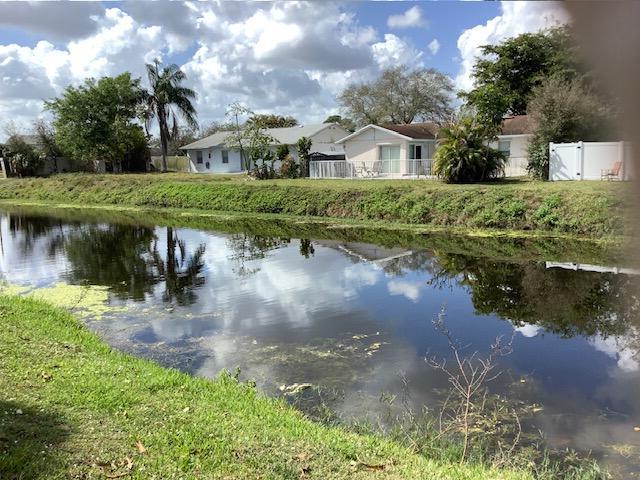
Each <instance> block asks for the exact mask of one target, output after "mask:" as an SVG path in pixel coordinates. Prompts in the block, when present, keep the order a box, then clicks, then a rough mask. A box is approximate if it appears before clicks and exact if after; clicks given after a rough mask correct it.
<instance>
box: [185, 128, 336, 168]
mask: <svg viewBox="0 0 640 480" xmlns="http://www.w3.org/2000/svg"><path fill="white" fill-rule="evenodd" d="M265 133H266V134H267V135H270V136H271V137H273V138H274V139H275V140H276V142H277V143H274V145H273V146H272V150H274V151H275V149H276V148H277V145H288V146H289V152H290V153H291V155H292V156H293V157H294V158H295V159H296V161H298V151H297V148H296V143H297V142H298V140H300V139H301V138H302V137H306V138H309V139H310V140H311V142H312V143H311V150H310V153H311V154H316V155H317V156H326V158H332V159H344V148H343V146H342V145H339V144H338V143H337V141H338V140H339V139H341V138H343V137H345V136H347V135H348V134H349V132H348V131H347V130H345V129H344V128H342V127H341V126H340V125H337V124H335V123H321V124H313V125H298V126H295V127H286V128H267V129H265ZM229 135H231V132H217V133H214V134H213V135H209V136H208V137H205V138H202V139H200V140H198V141H196V142H193V143H190V144H189V145H185V146H184V147H181V150H185V151H186V152H187V155H188V157H189V163H190V170H191V171H192V172H199V173H237V172H242V171H244V170H245V169H244V168H243V166H244V165H243V162H241V160H240V151H239V150H237V149H234V148H230V147H229V146H227V145H226V144H225V140H226V139H227V137H228V136H229ZM275 166H276V169H277V168H279V165H278V164H277V163H276V165H275Z"/></svg>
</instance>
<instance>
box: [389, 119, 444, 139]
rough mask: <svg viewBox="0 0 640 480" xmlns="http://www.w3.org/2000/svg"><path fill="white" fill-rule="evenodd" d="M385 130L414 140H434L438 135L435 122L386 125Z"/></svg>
mask: <svg viewBox="0 0 640 480" xmlns="http://www.w3.org/2000/svg"><path fill="white" fill-rule="evenodd" d="M384 128H386V129H387V130H393V131H394V132H397V133H400V134H401V135H404V136H406V137H410V138H412V139H413V140H434V139H435V138H436V135H437V134H438V125H436V124H435V123H434V122H424V123H409V124H406V125H385V126H384Z"/></svg>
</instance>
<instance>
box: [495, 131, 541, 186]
mask: <svg viewBox="0 0 640 480" xmlns="http://www.w3.org/2000/svg"><path fill="white" fill-rule="evenodd" d="M531 137H532V135H530V134H524V135H498V140H497V141H495V142H491V143H490V144H489V146H491V147H493V148H498V145H499V142H500V141H507V140H508V141H509V142H510V144H511V145H510V151H509V158H508V159H507V164H506V165H505V176H506V177H520V176H524V175H527V165H528V164H529V157H528V155H527V145H528V144H529V139H530V138H531Z"/></svg>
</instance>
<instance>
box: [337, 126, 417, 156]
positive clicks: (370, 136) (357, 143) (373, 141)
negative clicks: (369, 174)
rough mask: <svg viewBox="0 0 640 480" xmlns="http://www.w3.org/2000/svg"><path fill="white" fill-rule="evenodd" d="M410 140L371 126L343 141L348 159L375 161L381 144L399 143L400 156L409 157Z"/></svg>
mask: <svg viewBox="0 0 640 480" xmlns="http://www.w3.org/2000/svg"><path fill="white" fill-rule="evenodd" d="M408 143H409V142H408V141H407V140H405V139H403V138H400V137H398V136H397V135H393V134H392V133H387V132H383V131H381V130H378V129H375V128H370V129H369V130H365V131H364V132H362V133H361V134H360V135H358V136H356V137H353V138H352V139H350V140H347V141H346V142H344V143H343V145H344V153H345V156H346V159H347V160H349V161H351V162H368V163H370V162H373V161H376V160H378V158H379V153H378V149H379V147H380V145H399V146H400V158H407V153H408Z"/></svg>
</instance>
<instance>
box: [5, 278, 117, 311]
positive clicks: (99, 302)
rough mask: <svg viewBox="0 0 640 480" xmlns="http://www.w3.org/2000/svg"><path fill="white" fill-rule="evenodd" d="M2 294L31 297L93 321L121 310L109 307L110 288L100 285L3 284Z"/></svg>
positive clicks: (62, 283)
mask: <svg viewBox="0 0 640 480" xmlns="http://www.w3.org/2000/svg"><path fill="white" fill-rule="evenodd" d="M0 294H2V295H21V296H25V295H26V296H30V297H32V298H36V299H38V300H43V301H45V302H47V303H50V304H52V305H54V306H56V307H60V308H63V309H65V310H69V311H71V312H73V313H75V314H77V315H79V316H81V317H84V318H89V319H92V320H100V319H102V317H103V316H104V315H105V314H107V313H112V312H114V311H116V310H120V309H119V308H116V307H113V306H111V305H108V301H109V289H108V287H102V286H98V285H70V284H68V283H64V282H58V283H55V284H53V285H49V286H46V287H40V288H38V287H35V288H34V287H31V286H28V285H13V284H2V285H0Z"/></svg>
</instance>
